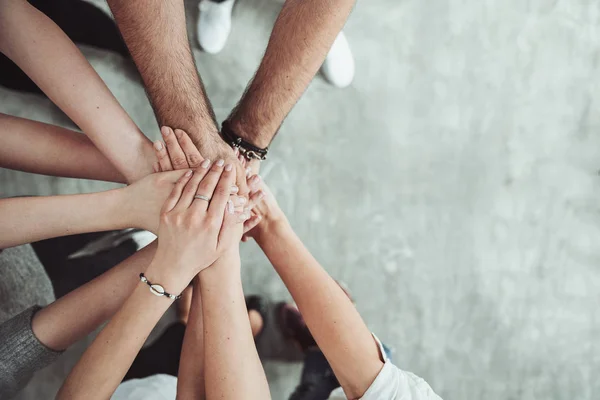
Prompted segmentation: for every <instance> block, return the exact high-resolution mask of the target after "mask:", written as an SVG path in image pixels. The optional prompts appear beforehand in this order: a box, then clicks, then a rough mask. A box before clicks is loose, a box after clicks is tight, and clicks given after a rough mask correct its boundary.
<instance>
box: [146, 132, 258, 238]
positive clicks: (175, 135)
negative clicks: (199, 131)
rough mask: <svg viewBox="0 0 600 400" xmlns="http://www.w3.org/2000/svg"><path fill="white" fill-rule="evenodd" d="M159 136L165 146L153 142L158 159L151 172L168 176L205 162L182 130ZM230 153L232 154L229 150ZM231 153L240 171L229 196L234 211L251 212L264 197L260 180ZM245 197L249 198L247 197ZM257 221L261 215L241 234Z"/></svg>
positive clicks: (246, 225) (252, 216) (237, 154)
mask: <svg viewBox="0 0 600 400" xmlns="http://www.w3.org/2000/svg"><path fill="white" fill-rule="evenodd" d="M161 133H162V136H163V138H164V140H165V142H164V143H163V142H161V141H156V142H155V143H154V149H155V152H156V157H157V159H158V161H157V162H156V163H154V171H156V172H167V171H173V170H181V169H189V168H196V167H198V166H199V165H200V164H201V163H202V162H203V161H205V159H204V157H202V155H201V154H200V151H199V150H198V148H197V147H196V145H194V143H193V142H192V140H191V139H190V137H189V136H188V134H187V133H186V132H184V131H183V130H181V129H175V131H173V130H172V129H171V128H169V127H162V129H161ZM223 143H224V142H223ZM227 147H228V146H227ZM228 148H229V147H228ZM229 149H230V150H231V148H229ZM231 151H232V153H231V154H232V155H233V157H234V162H235V165H236V166H237V167H241V171H242V172H241V179H240V176H238V177H237V184H236V185H232V190H231V194H232V201H233V204H234V206H235V208H236V211H240V210H242V209H244V210H246V211H252V210H253V209H254V207H255V206H256V205H257V204H258V203H259V202H260V201H261V199H262V198H263V196H264V193H263V191H262V190H261V188H260V183H261V178H260V176H259V175H255V174H252V169H251V167H249V166H248V165H247V164H246V159H245V158H244V157H242V156H241V155H240V154H239V152H238V151H237V149H236V150H231ZM257 170H258V168H257ZM239 174H240V169H237V171H236V175H239ZM159 175H164V174H159ZM240 182H242V183H243V185H244V187H245V188H247V190H248V193H243V192H242V190H243V189H240ZM246 194H247V195H248V197H246ZM260 220H261V215H260V214H257V213H252V214H251V218H250V219H249V220H248V221H246V223H245V224H244V233H246V232H248V231H249V230H251V229H252V228H253V227H255V226H256V225H257V224H258V223H259V222H260Z"/></svg>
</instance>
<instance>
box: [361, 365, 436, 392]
mask: <svg viewBox="0 0 600 400" xmlns="http://www.w3.org/2000/svg"><path fill="white" fill-rule="evenodd" d="M361 400H441V398H440V397H439V396H438V395H437V394H435V392H434V391H433V390H432V389H431V387H430V386H429V385H428V384H427V382H425V381H424V380H423V379H422V378H419V377H418V376H416V375H414V374H412V373H410V372H406V371H403V370H401V369H400V368H398V367H396V366H395V365H394V364H392V363H391V362H390V361H386V363H385V364H384V366H383V368H382V370H381V372H379V375H377V378H375V381H374V382H373V383H372V384H371V386H370V387H369V389H367V391H366V392H365V394H364V395H363V397H361Z"/></svg>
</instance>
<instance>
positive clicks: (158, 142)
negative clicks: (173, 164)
mask: <svg viewBox="0 0 600 400" xmlns="http://www.w3.org/2000/svg"><path fill="white" fill-rule="evenodd" d="M154 148H155V149H156V150H158V151H161V150H162V149H163V144H162V142H161V141H160V140H157V141H156V142H154Z"/></svg>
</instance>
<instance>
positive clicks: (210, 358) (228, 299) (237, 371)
mask: <svg viewBox="0 0 600 400" xmlns="http://www.w3.org/2000/svg"><path fill="white" fill-rule="evenodd" d="M240 233H241V232H240ZM200 290H201V291H202V302H203V305H202V310H203V325H204V380H205V385H206V398H207V399H222V400H223V399H225V400H226V399H231V400H240V399H257V400H264V399H270V398H271V395H270V393H269V385H268V383H267V378H266V376H265V372H264V370H263V368H262V365H261V363H260V359H259V357H258V353H257V351H256V346H255V344H254V338H253V337H252V330H251V328H250V322H249V320H248V312H247V310H246V305H245V302H244V293H243V290H242V280H241V275H240V257H239V249H234V250H233V251H230V252H228V253H227V254H226V255H224V256H222V257H221V258H219V260H218V261H217V262H216V263H215V265H213V266H212V267H211V268H209V269H206V270H204V271H202V272H201V273H200ZM187 377H188V376H186V378H187ZM182 378H183V377H182Z"/></svg>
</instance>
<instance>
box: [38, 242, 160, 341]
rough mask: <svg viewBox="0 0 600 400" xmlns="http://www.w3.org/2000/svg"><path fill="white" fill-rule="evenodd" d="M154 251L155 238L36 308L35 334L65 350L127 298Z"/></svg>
mask: <svg viewBox="0 0 600 400" xmlns="http://www.w3.org/2000/svg"><path fill="white" fill-rule="evenodd" d="M155 251H156V242H154V243H152V244H150V245H148V246H146V247H145V248H143V249H142V250H140V251H138V252H137V253H135V254H134V255H132V256H131V257H129V258H127V259H126V260H125V261H123V262H121V263H120V264H119V265H117V266H115V267H113V268H111V269H110V270H109V271H107V272H105V273H103V274H102V275H100V276H99V277H97V278H96V279H94V280H92V281H91V282H88V283H86V284H85V285H83V286H81V287H79V288H77V289H75V290H74V291H72V292H70V293H68V294H67V295H65V296H63V297H61V298H60V299H58V300H56V301H55V302H54V303H52V304H50V305H48V306H47V307H45V308H43V309H41V310H40V311H38V312H37V313H36V314H35V315H34V317H33V320H32V322H31V327H32V329H33V333H34V334H35V336H36V337H37V338H38V340H39V341H40V342H41V343H43V344H44V345H45V346H47V347H49V348H51V349H54V350H64V349H67V348H68V347H70V346H71V345H72V344H74V343H76V342H77V341H79V340H81V339H82V338H84V337H85V336H87V335H88V334H90V333H91V332H92V331H94V330H95V329H96V328H97V327H98V326H100V324H102V323H103V322H104V321H106V320H108V319H110V318H111V317H112V315H113V314H114V313H115V312H116V311H117V310H118V309H119V308H120V307H121V306H122V305H123V303H124V302H125V300H127V298H128V297H129V295H130V294H131V292H132V291H133V289H134V288H135V286H136V285H137V284H138V283H139V278H138V274H139V273H140V272H144V271H145V270H146V268H147V267H148V265H149V264H150V262H151V261H152V257H154V253H155Z"/></svg>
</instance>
